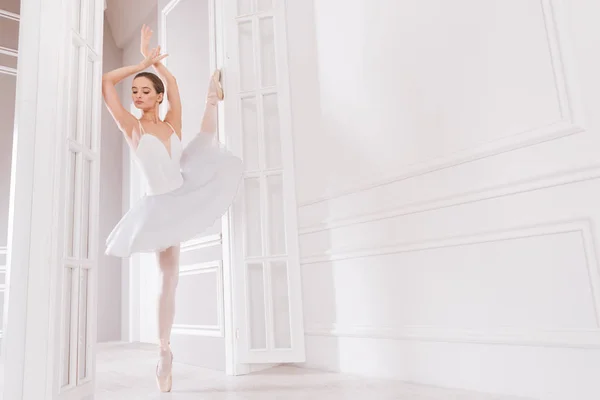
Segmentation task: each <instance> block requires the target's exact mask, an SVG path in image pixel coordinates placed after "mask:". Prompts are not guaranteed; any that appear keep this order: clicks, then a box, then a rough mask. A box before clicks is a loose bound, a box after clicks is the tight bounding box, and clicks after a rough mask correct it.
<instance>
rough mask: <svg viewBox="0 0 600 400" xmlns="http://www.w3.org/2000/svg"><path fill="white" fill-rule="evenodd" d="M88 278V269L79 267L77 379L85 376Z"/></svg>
mask: <svg viewBox="0 0 600 400" xmlns="http://www.w3.org/2000/svg"><path fill="white" fill-rule="evenodd" d="M88 279H89V271H88V270H87V269H83V268H81V269H80V278H79V329H78V331H79V334H78V336H79V338H78V341H77V344H78V346H77V348H78V350H77V379H78V380H81V379H85V378H86V377H87V345H88V343H87V334H88V330H87V328H88V323H87V319H88Z"/></svg>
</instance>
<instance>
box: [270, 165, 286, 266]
mask: <svg viewBox="0 0 600 400" xmlns="http://www.w3.org/2000/svg"><path fill="white" fill-rule="evenodd" d="M267 193H268V196H269V199H268V205H267V209H268V210H269V253H270V255H280V254H281V255H282V254H285V252H286V244H285V242H286V240H285V239H286V235H285V217H284V209H283V179H282V177H281V175H271V176H268V177H267Z"/></svg>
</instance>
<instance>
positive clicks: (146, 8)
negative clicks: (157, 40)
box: [105, 0, 158, 48]
mask: <svg viewBox="0 0 600 400" xmlns="http://www.w3.org/2000/svg"><path fill="white" fill-rule="evenodd" d="M157 2H158V1H157V0H106V4H107V8H106V12H105V13H106V20H107V21H108V25H109V27H110V30H111V31H112V34H113V37H114V39H115V43H116V44H117V46H119V47H120V48H123V47H124V46H125V45H126V44H127V42H128V41H129V40H131V39H132V38H133V37H134V36H135V35H137V34H138V33H139V28H140V26H141V25H142V24H143V23H146V22H148V21H150V20H154V19H155V18H156V15H151V14H152V13H154V14H156V12H157V11H156V5H157Z"/></svg>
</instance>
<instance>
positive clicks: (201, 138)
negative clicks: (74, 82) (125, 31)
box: [102, 26, 243, 392]
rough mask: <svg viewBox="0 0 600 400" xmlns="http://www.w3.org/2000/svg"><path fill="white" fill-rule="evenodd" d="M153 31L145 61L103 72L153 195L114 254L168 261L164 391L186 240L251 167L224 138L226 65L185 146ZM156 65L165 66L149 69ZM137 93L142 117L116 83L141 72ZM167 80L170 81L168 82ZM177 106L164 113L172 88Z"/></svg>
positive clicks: (125, 223) (164, 271) (135, 210)
mask: <svg viewBox="0 0 600 400" xmlns="http://www.w3.org/2000/svg"><path fill="white" fill-rule="evenodd" d="M151 36H152V31H151V30H150V29H149V28H148V27H146V26H144V27H143V28H142V34H141V52H142V55H143V56H144V60H143V61H142V62H140V63H139V64H137V65H131V66H127V67H122V68H118V69H116V70H114V71H111V72H108V73H106V74H105V75H104V76H103V78H102V93H103V96H104V100H105V103H106V106H107V107H108V109H109V111H110V113H111V115H112V116H113V118H114V120H115V122H116V123H117V125H118V127H119V129H120V130H121V132H123V134H124V137H125V140H126V141H127V143H128V144H129V146H130V148H131V154H132V157H133V158H134V159H135V160H136V162H137V164H138V166H139V167H140V169H141V171H142V173H143V175H144V177H145V178H146V180H147V187H148V190H147V192H146V195H145V196H144V197H142V198H141V199H140V200H139V201H138V202H137V203H135V204H134V205H133V206H132V207H131V209H130V210H129V211H128V212H127V213H126V214H125V216H123V218H122V219H121V221H120V222H119V223H118V224H117V225H116V227H115V228H114V229H113V231H112V232H111V234H110V235H109V237H108V239H107V241H106V246H107V248H106V254H109V255H114V256H117V257H128V256H130V255H131V254H133V253H139V252H153V253H155V254H156V258H157V261H158V265H159V269H160V282H161V285H160V290H159V296H158V327H159V328H158V338H159V343H160V348H159V360H158V364H157V367H156V381H157V384H158V387H159V389H160V391H162V392H169V391H171V387H172V380H173V379H172V365H173V354H172V352H171V349H170V335H171V327H172V325H173V319H174V315H175V290H176V287H177V282H178V278H179V245H180V243H181V242H184V241H186V240H189V239H191V238H193V237H194V236H196V235H198V234H200V233H201V232H202V231H204V230H205V229H207V228H209V227H210V226H212V225H213V223H214V222H215V221H216V220H217V219H218V218H220V217H221V216H222V215H223V214H224V213H225V212H226V211H227V209H228V208H229V206H230V205H231V203H232V202H233V200H234V198H235V196H236V194H237V190H238V186H239V182H240V180H241V177H242V173H243V166H242V161H241V160H240V159H239V158H237V157H235V156H233V155H232V154H231V153H229V152H228V151H227V150H225V149H224V148H223V147H222V146H220V145H219V143H218V140H217V139H216V131H217V115H216V114H217V102H218V101H220V100H222V99H223V90H222V87H221V84H220V71H218V70H217V71H215V73H214V74H213V75H212V77H211V79H210V82H209V85H208V94H207V96H206V105H205V109H204V116H203V118H202V123H201V127H200V133H198V134H197V135H196V136H195V137H194V138H193V139H192V140H191V142H190V143H189V144H188V145H187V146H186V147H185V148H183V146H182V143H181V129H182V126H181V99H180V96H179V89H178V86H177V81H176V80H175V77H174V76H173V75H172V74H171V73H170V72H169V71H168V70H167V68H166V67H165V66H164V65H163V64H162V62H161V60H162V59H164V58H165V57H167V55H165V54H161V53H160V47H157V48H156V49H153V50H150V49H149V42H150V38H151ZM150 66H153V67H154V70H155V71H156V73H157V74H158V76H157V75H155V74H153V73H151V72H142V71H144V70H145V69H146V68H148V67H150ZM134 74H135V78H134V80H133V84H132V87H131V98H132V101H133V103H134V104H135V107H136V108H137V109H139V110H141V111H142V116H141V118H140V119H139V120H138V119H137V118H136V117H134V116H133V115H132V114H131V113H130V112H129V111H127V110H126V109H125V107H123V105H122V104H121V102H120V100H119V95H118V93H117V89H116V87H115V86H116V84H117V83H118V82H120V81H122V80H123V79H125V78H127V77H128V76H131V75H134ZM165 88H166V89H165ZM165 92H166V96H167V98H168V102H169V109H168V112H167V114H166V116H165V118H164V120H161V119H160V118H159V113H158V108H159V105H160V104H161V103H162V102H163V100H164V96H165Z"/></svg>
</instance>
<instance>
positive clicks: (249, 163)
mask: <svg viewBox="0 0 600 400" xmlns="http://www.w3.org/2000/svg"><path fill="white" fill-rule="evenodd" d="M242 138H243V142H244V165H245V167H246V170H247V171H256V170H258V168H259V158H260V154H259V148H258V140H259V139H258V113H257V111H256V97H246V98H243V99H242Z"/></svg>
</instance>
